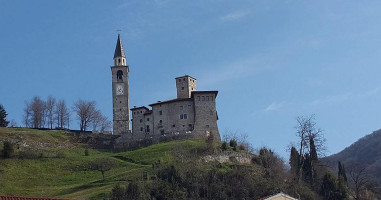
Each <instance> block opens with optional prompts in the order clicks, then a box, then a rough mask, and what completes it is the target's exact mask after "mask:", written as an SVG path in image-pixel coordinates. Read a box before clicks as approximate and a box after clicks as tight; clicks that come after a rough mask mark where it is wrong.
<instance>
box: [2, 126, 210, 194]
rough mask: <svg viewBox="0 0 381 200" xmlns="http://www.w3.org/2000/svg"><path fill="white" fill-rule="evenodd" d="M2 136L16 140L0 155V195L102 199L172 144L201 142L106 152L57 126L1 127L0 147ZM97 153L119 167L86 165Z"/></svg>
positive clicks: (161, 156) (190, 142)
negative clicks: (11, 149)
mask: <svg viewBox="0 0 381 200" xmlns="http://www.w3.org/2000/svg"><path fill="white" fill-rule="evenodd" d="M3 141H10V142H12V143H13V144H15V155H14V156H13V157H12V158H9V159H0V195H14V196H33V197H61V198H75V199H102V198H103V197H106V196H107V195H108V194H109V193H110V191H111V189H112V188H113V187H114V186H115V185H116V184H118V183H120V184H125V183H126V182H127V181H128V180H134V179H137V178H141V177H142V174H143V172H144V171H148V172H150V171H151V170H152V167H151V164H152V163H153V162H155V161H158V160H162V161H163V160H168V159H171V156H170V154H169V153H168V152H169V151H171V150H172V149H173V148H174V147H181V148H190V147H191V146H198V145H203V142H201V141H199V140H184V141H173V142H168V143H161V144H156V145H152V146H149V147H145V148H141V149H137V150H134V151H127V152H119V153H113V152H107V151H100V150H95V149H89V156H85V153H84V152H85V149H86V148H88V146H86V145H84V144H79V143H76V142H75V140H74V139H73V137H72V136H71V135H69V134H66V133H64V132H61V131H41V130H34V129H22V128H19V129H18V128H0V149H3V147H2V145H3ZM99 157H108V158H110V159H114V160H115V161H117V162H118V167H116V168H113V169H111V170H110V171H107V172H106V173H105V181H102V175H101V173H100V172H99V171H94V170H91V169H90V167H89V164H90V162H91V161H93V160H95V159H97V158H99Z"/></svg>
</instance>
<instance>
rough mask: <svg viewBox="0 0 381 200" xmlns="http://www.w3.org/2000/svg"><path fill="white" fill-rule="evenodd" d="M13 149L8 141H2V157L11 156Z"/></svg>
mask: <svg viewBox="0 0 381 200" xmlns="http://www.w3.org/2000/svg"><path fill="white" fill-rule="evenodd" d="M14 151H15V149H14V147H13V144H12V143H10V142H8V141H4V143H3V156H4V158H10V157H12V156H13V153H14Z"/></svg>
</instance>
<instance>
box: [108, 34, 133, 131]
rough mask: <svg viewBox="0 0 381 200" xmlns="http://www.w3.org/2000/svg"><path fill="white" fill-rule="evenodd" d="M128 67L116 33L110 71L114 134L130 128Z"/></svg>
mask: <svg viewBox="0 0 381 200" xmlns="http://www.w3.org/2000/svg"><path fill="white" fill-rule="evenodd" d="M129 71H130V70H129V67H128V65H127V63H126V56H125V54H124V50H123V45H122V41H121V40H120V35H119V34H118V40H117V42H116V48H115V53H114V66H112V67H111V72H112V99H113V101H112V103H113V132H114V134H115V135H120V134H125V133H128V131H129V130H130V99H129V89H128V73H129Z"/></svg>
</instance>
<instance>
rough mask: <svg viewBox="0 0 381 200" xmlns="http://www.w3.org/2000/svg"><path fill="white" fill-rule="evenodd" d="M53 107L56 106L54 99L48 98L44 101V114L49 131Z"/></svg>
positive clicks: (51, 124)
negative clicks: (45, 113) (45, 114)
mask: <svg viewBox="0 0 381 200" xmlns="http://www.w3.org/2000/svg"><path fill="white" fill-rule="evenodd" d="M55 106H56V98H54V97H52V96H49V97H48V99H47V100H46V112H47V118H48V124H49V127H50V129H53V122H54V109H55Z"/></svg>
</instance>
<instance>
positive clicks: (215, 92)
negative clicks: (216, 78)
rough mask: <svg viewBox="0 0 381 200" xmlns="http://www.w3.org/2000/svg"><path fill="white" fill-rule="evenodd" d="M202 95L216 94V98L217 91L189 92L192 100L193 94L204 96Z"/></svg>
mask: <svg viewBox="0 0 381 200" xmlns="http://www.w3.org/2000/svg"><path fill="white" fill-rule="evenodd" d="M204 93H206V94H208V93H214V94H216V97H217V94H218V91H217V90H210V91H192V92H191V95H192V98H193V96H194V94H204Z"/></svg>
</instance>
